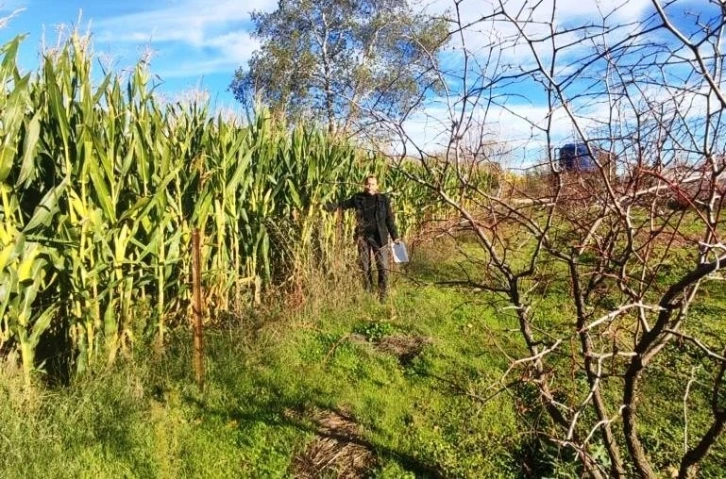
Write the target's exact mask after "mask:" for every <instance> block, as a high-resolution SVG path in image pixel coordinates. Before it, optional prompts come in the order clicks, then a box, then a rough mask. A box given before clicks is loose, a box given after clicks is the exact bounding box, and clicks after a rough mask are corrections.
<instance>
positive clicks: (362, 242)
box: [325, 175, 400, 302]
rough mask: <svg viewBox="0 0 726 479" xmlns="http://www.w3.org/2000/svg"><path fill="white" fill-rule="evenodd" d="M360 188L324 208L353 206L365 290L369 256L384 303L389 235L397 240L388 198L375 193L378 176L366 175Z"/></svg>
mask: <svg viewBox="0 0 726 479" xmlns="http://www.w3.org/2000/svg"><path fill="white" fill-rule="evenodd" d="M363 187H364V190H363V191H362V192H360V193H356V194H354V195H353V196H352V197H350V198H349V199H347V200H345V201H342V202H341V203H328V204H327V205H326V208H325V209H326V210H328V211H335V210H336V209H337V208H342V209H344V210H347V209H351V208H355V215H356V220H357V226H356V229H355V241H356V245H357V246H358V262H359V264H360V267H361V270H362V271H363V281H364V283H363V284H364V285H365V288H366V290H367V291H370V292H372V291H373V271H372V270H371V255H372V256H373V257H374V258H375V262H376V269H377V270H378V295H379V298H380V300H381V301H382V302H383V301H385V300H386V294H387V292H388V248H387V246H388V235H389V234H390V236H391V239H392V240H393V241H394V242H395V243H398V242H399V241H400V239H399V238H398V229H397V228H396V222H395V219H394V217H393V210H392V209H391V201H390V200H389V199H388V197H387V196H385V195H383V194H380V193H378V179H377V178H376V177H375V176H372V175H370V176H368V177H366V179H365V182H364V183H363Z"/></svg>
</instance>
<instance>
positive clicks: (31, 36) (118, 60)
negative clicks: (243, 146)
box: [0, 0, 716, 144]
mask: <svg viewBox="0 0 726 479" xmlns="http://www.w3.org/2000/svg"><path fill="white" fill-rule="evenodd" d="M553 1H554V0H541V1H539V2H537V3H536V4H537V5H539V7H538V8H539V10H540V11H541V12H542V14H543V15H545V16H546V14H547V12H548V11H549V7H548V5H551V4H552V2H553ZM556 1H557V12H558V14H557V20H556V22H557V23H558V24H560V25H573V24H582V23H583V22H584V23H588V22H591V21H595V22H596V23H597V21H598V18H600V19H601V18H602V16H601V15H604V14H607V18H608V22H611V23H614V24H630V23H631V22H637V21H639V20H640V21H642V20H643V19H644V18H645V17H647V16H648V15H650V14H652V12H653V7H652V4H651V0H556ZM424 3H427V4H428V5H429V7H430V8H431V9H432V10H433V11H443V10H444V9H446V8H451V6H452V4H453V2H452V0H424ZM495 3H496V2H495ZM522 3H525V4H527V5H532V4H534V3H535V2H529V3H527V0H508V5H509V8H510V11H517V10H518V8H517V5H520V4H522ZM487 4H488V2H486V1H485V0H465V1H464V2H463V3H461V14H462V17H463V19H464V23H466V22H467V21H470V20H475V19H478V18H480V17H481V16H482V15H483V14H485V13H486V11H487V10H488V9H490V8H491V6H490V7H488V8H487V6H486V5H487ZM276 6H277V0H113V1H112V0H95V1H92V0H85V1H84V0H0V10H1V11H0V18H2V17H5V16H7V15H8V14H9V13H10V12H12V11H14V10H16V9H22V11H21V12H19V13H18V14H17V15H16V16H15V17H14V18H13V19H11V20H10V22H9V23H8V24H7V25H6V26H5V27H4V28H1V29H0V42H3V41H7V40H9V39H11V38H12V37H14V36H15V35H18V34H27V35H28V37H27V38H26V40H25V42H24V44H23V46H22V49H21V58H20V63H21V66H22V67H23V68H24V69H26V70H34V69H35V68H36V67H37V65H38V54H39V51H40V46H41V41H42V39H43V38H45V43H46V44H48V45H53V44H54V43H55V40H56V38H57V36H58V27H59V25H66V26H68V27H73V26H78V27H80V29H81V30H84V31H85V30H88V29H90V31H91V33H92V39H93V46H94V50H95V52H96V53H98V54H101V55H102V56H103V57H104V58H106V59H108V58H110V59H111V61H112V63H111V65H112V66H113V68H114V69H116V70H122V69H125V68H128V67H130V66H133V65H134V64H135V63H136V62H137V60H138V59H139V58H140V57H141V56H142V55H143V54H144V52H145V51H147V50H148V49H151V51H153V56H152V60H151V71H152V73H153V74H155V75H156V76H158V77H159V78H160V82H161V84H160V86H159V87H158V88H157V90H156V91H157V92H160V93H161V94H162V95H164V96H166V97H168V98H170V99H176V98H180V97H181V98H183V97H184V96H185V95H186V94H187V93H188V92H190V91H198V90H203V91H206V92H208V94H209V98H210V100H211V101H212V106H213V107H214V108H217V109H224V110H239V106H238V105H237V103H236V102H235V101H234V98H233V96H232V94H231V93H230V92H229V91H228V86H229V84H230V82H231V80H232V78H233V75H234V72H235V70H236V69H237V68H238V67H240V66H243V65H246V63H247V60H248V59H249V58H250V55H251V54H252V52H253V51H254V50H255V49H256V48H258V47H259V43H258V42H257V40H255V39H253V38H251V37H250V35H249V32H250V30H251V28H252V24H251V22H250V20H249V12H250V11H251V10H263V11H271V10H273V9H274V8H275V7H276ZM714 8H716V7H715V6H714V4H713V3H709V2H708V1H707V0H678V2H677V4H676V5H675V6H674V8H671V9H670V12H671V14H672V19H673V20H674V21H675V22H676V23H677V24H678V26H679V27H682V28H683V29H684V31H685V32H688V31H690V30H691V28H692V27H693V25H696V24H697V23H698V20H697V19H696V18H694V17H693V16H689V15H686V12H689V13H691V14H694V13H695V14H698V13H705V11H706V10H708V11H710V12H711V13H713V9H714ZM79 19H80V20H79ZM689 27H690V28H689ZM495 28H503V29H504V30H502V31H500V32H499V34H501V35H504V36H506V35H507V34H511V25H510V26H509V30H510V31H509V32H507V31H506V28H507V27H506V26H502V25H500V24H496V27H495ZM534 28H536V25H535V26H534ZM628 32H629V30H626V31H624V32H623V33H628ZM491 35H492V25H490V24H486V23H484V24H481V25H474V26H472V27H471V28H469V29H467V31H466V32H465V36H466V42H467V47H468V48H470V49H471V50H472V51H476V50H477V49H478V47H480V46H483V44H485V43H487V42H488V41H489V40H490V39H491ZM661 35H662V34H661ZM663 40H665V37H664V38H663ZM561 41H563V42H564V41H566V38H563V39H561ZM457 58H458V56H457V55H455V54H454V55H451V56H450V58H449V61H446V59H443V60H445V61H444V62H443V63H444V64H449V66H450V67H451V68H452V69H454V70H455V69H456V68H457V67H458V65H459V63H458V62H459V60H457ZM505 59H506V60H507V62H509V63H511V64H519V65H526V64H529V63H531V62H532V58H531V54H530V53H528V50H527V48H522V47H517V48H510V49H509V50H508V51H506V52H505ZM562 68H563V69H565V70H566V69H571V68H576V65H570V64H563V65H562ZM518 88H519V89H518V90H516V91H515V93H517V94H518V98H519V99H518V103H517V104H511V105H510V106H511V111H504V110H501V109H500V110H498V111H497V112H494V113H492V112H490V115H489V116H488V118H487V121H486V123H487V125H488V128H489V129H490V130H491V131H492V132H493V134H494V135H496V136H497V137H498V138H507V139H512V140H517V139H521V141H522V142H526V143H527V144H531V143H532V138H531V137H532V129H531V124H532V123H535V124H536V123H540V122H542V121H543V120H544V118H546V117H547V115H549V114H550V113H549V112H548V111H547V109H546V107H545V106H544V105H543V104H542V101H541V100H542V98H543V95H542V94H541V93H542V92H541V89H537V88H535V87H533V86H532V85H529V86H526V84H522V85H520V86H519V87H518ZM608 111H609V109H607V111H603V112H591V117H593V118H596V117H598V116H603V115H604V116H605V117H607V115H606V113H607V112H608ZM555 116H557V117H558V118H559V120H558V121H557V122H556V123H555V124H554V125H553V132H554V133H555V134H556V135H557V136H558V137H561V138H567V137H571V136H572V126H571V123H570V122H569V121H567V118H565V117H564V114H563V112H556V114H555ZM452 118H453V117H452V116H451V111H447V109H446V101H445V99H442V101H441V102H438V103H437V102H432V105H429V108H428V111H427V112H424V113H421V114H420V115H418V116H417V117H415V118H412V119H411V121H410V122H409V128H410V130H411V136H413V137H416V138H417V139H419V140H420V141H421V142H422V143H427V144H428V143H429V142H435V141H438V138H439V135H440V132H441V131H442V129H443V130H445V129H446V128H447V127H448V125H451V123H452ZM525 118H526V120H525ZM442 141H443V142H444V144H446V141H447V140H446V138H444V139H443V140H442Z"/></svg>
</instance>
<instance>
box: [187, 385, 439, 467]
mask: <svg viewBox="0 0 726 479" xmlns="http://www.w3.org/2000/svg"><path fill="white" fill-rule="evenodd" d="M255 386H256V389H257V390H262V389H263V388H264V390H265V391H267V393H268V395H269V396H270V397H273V398H274V399H271V400H260V399H259V396H257V397H255V398H250V400H249V401H246V402H245V408H244V409H243V408H241V407H230V408H219V407H214V406H211V405H209V404H206V402H205V401H204V400H200V399H199V398H198V397H191V396H187V397H186V398H185V399H186V400H187V401H189V402H190V403H191V404H193V405H194V406H196V407H198V408H199V409H200V410H201V411H203V413H204V414H205V415H209V416H213V417H216V418H218V419H220V420H222V421H224V422H229V421H235V422H237V423H238V424H239V426H238V427H239V428H240V429H245V428H246V426H248V425H252V424H257V423H264V424H266V425H268V426H271V427H280V428H283V427H292V428H294V429H296V430H298V431H300V432H302V433H307V434H314V435H315V436H316V437H318V438H327V439H332V440H336V441H339V442H340V443H344V444H346V443H347V444H355V445H357V446H360V447H363V448H365V449H368V450H369V451H372V452H373V453H374V454H375V455H376V457H377V458H379V459H386V460H389V461H394V462H396V463H398V464H399V465H400V466H401V467H402V468H403V469H405V470H406V471H408V472H411V473H413V474H414V475H415V476H416V477H417V478H422V479H439V478H444V477H446V476H445V475H444V474H443V472H442V471H441V470H440V469H439V468H438V467H437V466H436V465H434V464H429V463H427V462H424V461H422V460H421V459H419V458H416V457H414V456H412V455H410V454H407V453H404V452H401V451H396V450H394V449H392V448H390V447H387V446H385V445H382V444H378V443H375V442H373V441H371V440H368V439H366V438H364V437H361V436H359V435H351V434H347V433H345V432H341V433H337V432H336V431H331V430H330V429H329V428H326V427H324V426H323V425H322V424H320V423H318V422H316V421H315V419H314V417H313V414H314V413H313V411H316V410H317V411H328V412H332V413H335V414H337V415H339V416H344V417H349V418H350V417H351V416H350V413H348V412H345V411H342V410H340V409H338V408H337V407H330V405H329V404H324V403H323V402H321V401H317V400H315V399H314V396H315V393H314V392H311V393H310V394H308V395H307V396H306V397H302V398H296V399H293V398H289V397H287V395H286V393H285V392H284V391H283V390H282V389H281V388H279V387H278V386H277V385H275V384H270V383H260V382H258V383H257V384H256V385H255ZM258 388H259V389H258ZM291 459H292V458H291Z"/></svg>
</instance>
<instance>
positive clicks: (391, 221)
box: [384, 196, 398, 242]
mask: <svg viewBox="0 0 726 479" xmlns="http://www.w3.org/2000/svg"><path fill="white" fill-rule="evenodd" d="M384 198H385V201H386V228H388V233H389V234H390V235H391V239H392V240H393V241H394V242H395V241H398V228H396V218H395V217H394V215H393V208H391V200H390V198H388V196H384Z"/></svg>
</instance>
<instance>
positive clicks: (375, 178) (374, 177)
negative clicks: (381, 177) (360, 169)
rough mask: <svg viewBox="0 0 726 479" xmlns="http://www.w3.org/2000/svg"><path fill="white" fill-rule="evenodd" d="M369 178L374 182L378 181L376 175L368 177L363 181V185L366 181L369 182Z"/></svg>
mask: <svg viewBox="0 0 726 479" xmlns="http://www.w3.org/2000/svg"><path fill="white" fill-rule="evenodd" d="M371 178H373V179H374V180H376V181H378V177H377V176H376V175H368V176H366V177H365V179H364V180H363V183H368V180H370V179H371Z"/></svg>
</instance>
